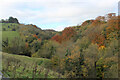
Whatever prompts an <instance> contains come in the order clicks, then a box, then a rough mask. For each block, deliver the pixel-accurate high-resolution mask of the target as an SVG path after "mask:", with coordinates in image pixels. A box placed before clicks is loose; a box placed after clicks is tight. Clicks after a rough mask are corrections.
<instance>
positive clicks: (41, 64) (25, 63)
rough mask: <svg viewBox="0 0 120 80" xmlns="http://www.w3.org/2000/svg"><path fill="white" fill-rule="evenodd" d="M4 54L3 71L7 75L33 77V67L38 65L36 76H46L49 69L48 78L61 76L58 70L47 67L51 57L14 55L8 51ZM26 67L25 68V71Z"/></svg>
mask: <svg viewBox="0 0 120 80" xmlns="http://www.w3.org/2000/svg"><path fill="white" fill-rule="evenodd" d="M2 55H3V56H2V61H3V65H2V66H3V72H4V73H5V75H8V76H9V77H11V78H14V77H15V78H17V77H18V78H26V77H28V78H33V69H34V68H35V66H36V65H37V71H36V74H35V76H34V77H35V78H45V74H46V71H47V70H49V72H48V76H47V78H57V77H58V76H59V74H58V73H57V72H54V71H52V70H50V69H48V68H47V66H49V63H50V60H49V59H45V58H33V57H27V56H21V55H13V54H8V53H2ZM17 61H18V63H17ZM8 64H9V66H8ZM19 65H20V66H19ZM15 67H16V69H15ZM24 68H25V70H24V71H23V69H24ZM40 70H41V72H40ZM39 72H40V73H39ZM61 76H62V75H61Z"/></svg>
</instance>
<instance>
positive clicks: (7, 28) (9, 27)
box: [0, 23, 19, 31]
mask: <svg viewBox="0 0 120 80" xmlns="http://www.w3.org/2000/svg"><path fill="white" fill-rule="evenodd" d="M0 25H2V29H3V28H4V29H5V31H11V30H12V29H13V28H14V29H16V30H17V29H18V26H19V24H16V23H0Z"/></svg>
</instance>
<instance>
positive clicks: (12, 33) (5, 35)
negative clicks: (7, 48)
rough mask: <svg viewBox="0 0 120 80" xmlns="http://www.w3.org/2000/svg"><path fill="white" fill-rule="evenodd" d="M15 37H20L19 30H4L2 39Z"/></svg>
mask: <svg viewBox="0 0 120 80" xmlns="http://www.w3.org/2000/svg"><path fill="white" fill-rule="evenodd" d="M15 37H20V35H19V33H18V32H17V31H2V40H5V39H6V38H8V40H10V41H11V40H13V39H14V38H15Z"/></svg>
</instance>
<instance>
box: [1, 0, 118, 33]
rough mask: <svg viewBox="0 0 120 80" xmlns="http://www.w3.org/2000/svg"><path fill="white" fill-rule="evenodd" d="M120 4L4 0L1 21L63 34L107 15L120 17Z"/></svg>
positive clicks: (86, 0) (111, 0)
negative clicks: (87, 21)
mask: <svg viewBox="0 0 120 80" xmlns="http://www.w3.org/2000/svg"><path fill="white" fill-rule="evenodd" d="M118 1H119V0H0V19H1V18H2V19H8V18H9V17H10V16H13V17H16V18H18V20H19V22H20V23H25V24H35V25H37V26H39V27H40V28H42V29H55V30H57V31H60V30H63V29H64V28H65V27H68V26H73V25H77V24H81V23H82V22H83V21H85V20H88V19H94V18H95V17H97V16H103V15H105V14H107V13H111V12H112V13H113V12H115V13H118Z"/></svg>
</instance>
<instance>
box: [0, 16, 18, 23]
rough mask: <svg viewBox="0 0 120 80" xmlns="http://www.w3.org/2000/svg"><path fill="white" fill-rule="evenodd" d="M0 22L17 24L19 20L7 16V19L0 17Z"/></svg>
mask: <svg viewBox="0 0 120 80" xmlns="http://www.w3.org/2000/svg"><path fill="white" fill-rule="evenodd" d="M0 23H17V24H19V21H18V19H17V18H13V17H9V19H6V20H4V19H2V20H1V21H0Z"/></svg>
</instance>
